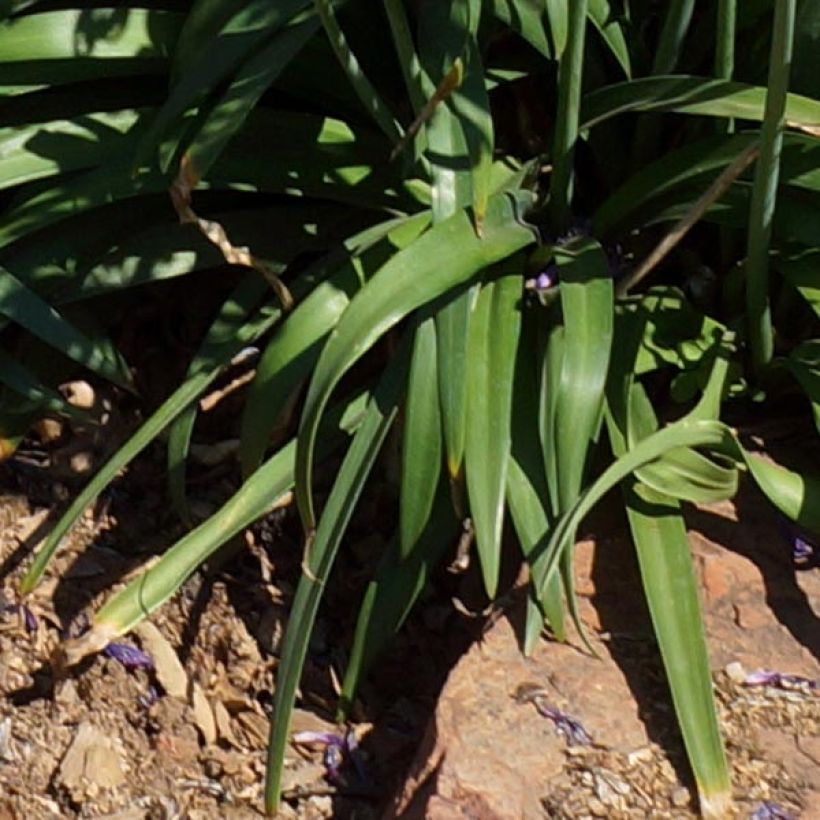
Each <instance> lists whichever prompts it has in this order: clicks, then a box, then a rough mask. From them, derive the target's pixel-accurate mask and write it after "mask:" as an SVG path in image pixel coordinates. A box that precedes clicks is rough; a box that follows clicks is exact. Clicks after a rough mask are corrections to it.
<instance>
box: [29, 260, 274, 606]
mask: <svg viewBox="0 0 820 820" xmlns="http://www.w3.org/2000/svg"><path fill="white" fill-rule="evenodd" d="M265 288H266V284H265V283H264V281H263V280H261V279H260V277H259V276H258V274H256V273H255V272H252V273H251V274H249V275H248V277H247V278H246V280H245V282H244V283H242V284H240V286H239V292H238V293H235V295H236V297H237V300H238V301H239V300H240V298H241V300H242V301H243V302H245V303H247V304H255V303H256V302H258V300H259V298H260V296H261V295H262V293H263V292H264V290H265ZM240 314H242V311H241V310H240ZM242 315H243V314H242ZM280 315H281V311H280V310H279V309H278V308H270V309H263V310H261V311H259V312H258V313H257V314H256V315H255V316H254V317H253V319H252V320H251V321H250V322H247V323H244V324H239V326H237V325H236V324H234V325H233V326H231V322H230V318H229V317H226V319H227V321H226V323H225V324H224V325H222V333H221V334H216V332H215V331H213V330H212V332H213V333H214V336H213V343H214V344H213V348H212V349H211V350H210V353H209V357H208V358H209V365H210V366H209V367H208V368H207V369H205V370H202V371H200V372H199V373H196V374H194V375H193V376H192V377H191V378H189V379H188V380H187V381H185V382H183V384H181V385H180V386H179V387H178V388H177V389H176V390H175V391H174V392H173V393H172V394H171V395H170V396H169V397H168V398H167V399H166V400H165V401H164V402H163V403H162V405H160V407H159V408H158V409H157V410H156V411H154V413H153V415H151V416H150V417H149V418H148V419H146V420H145V421H144V422H143V424H142V425H141V426H140V428H139V429H138V430H137V431H136V432H135V433H134V435H133V436H131V438H130V439H128V441H127V442H126V443H125V444H124V445H123V446H122V447H121V448H120V449H119V450H118V451H117V452H116V453H115V454H114V455H113V456H111V458H110V459H109V460H108V461H107V462H106V463H105V464H104V465H103V466H102V467H101V468H100V469H99V471H98V472H97V473H96V475H95V476H94V478H92V479H91V481H90V482H89V483H88V484H87V485H86V486H85V488H84V489H83V491H82V492H81V493H80V494H79V495H78V496H77V498H75V499H74V501H73V502H72V503H71V505H70V506H69V508H68V509H67V510H66V511H65V513H63V515H62V516H61V517H60V519H59V520H58V521H57V523H56V524H55V525H54V529H53V530H52V531H51V532H50V533H49V536H48V538H47V539H46V540H45V542H44V544H43V546H42V547H41V548H40V550H39V551H38V552H37V554H36V555H35V558H34V562H33V563H32V565H31V567H30V568H29V570H28V572H27V573H26V574H25V576H24V577H23V580H22V581H21V582H20V591H21V594H26V593H28V592H30V591H31V590H32V589H33V588H34V587H35V586H36V584H37V583H38V581H39V580H40V578H41V576H42V574H43V572H44V570H45V568H46V566H47V565H48V562H49V560H50V559H51V557H52V556H53V555H54V553H55V551H56V550H57V548H58V546H59V545H60V541H61V540H62V538H63V536H64V535H65V534H66V532H67V531H68V529H69V527H71V526H72V525H73V524H74V523H75V521H76V520H77V519H78V518H79V517H80V515H81V514H82V513H83V511H84V510H85V508H86V507H87V506H88V505H89V504H90V503H91V502H92V501H93V500H94V499H95V498H96V497H97V496H98V495H99V493H100V492H102V490H103V489H105V487H106V486H107V485H108V483H109V482H110V481H111V480H112V479H113V478H114V477H115V476H116V475H117V473H118V472H119V471H120V469H121V468H122V467H124V466H125V465H126V464H128V462H129V461H131V459H133V458H134V457H135V456H136V455H137V454H139V453H140V452H141V451H142V450H144V449H145V447H147V446H148V445H149V444H150V443H151V442H152V441H153V440H154V439H155V438H156V437H157V436H158V435H159V434H160V433H161V432H162V431H163V430H164V429H165V427H167V426H168V424H169V423H170V422H171V421H173V419H174V418H176V416H177V415H179V413H181V412H182V411H183V410H184V409H185V408H186V407H187V406H188V405H189V404H190V403H191V402H192V401H194V400H195V399H196V398H197V397H198V396H199V395H200V393H201V392H202V391H203V390H204V389H205V388H206V387H207V386H208V385H209V384H210V383H211V382H212V381H213V380H214V379H215V378H216V377H217V376H218V375H219V372H220V370H221V368H222V366H223V364H225V363H226V362H228V361H230V359H231V358H232V357H233V356H234V355H236V353H237V352H239V350H241V349H242V348H243V347H244V346H245V345H247V344H249V343H250V342H251V341H252V340H254V339H255V338H257V336H259V335H260V334H261V333H263V332H264V331H265V330H266V329H267V328H269V327H270V326H271V325H272V324H273V323H274V322H275V321H276V320H277V319H278V318H279V316H280Z"/></svg>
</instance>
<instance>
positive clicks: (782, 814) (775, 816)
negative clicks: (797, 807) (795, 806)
mask: <svg viewBox="0 0 820 820" xmlns="http://www.w3.org/2000/svg"><path fill="white" fill-rule="evenodd" d="M749 820H794V815H793V814H791V813H790V812H787V811H786V810H785V809H783V808H781V807H780V806H778V805H777V803H768V802H766V803H761V804H760V805H759V806H758V807H757V809H755V811H754V813H753V814H752V816H751V817H750V818H749Z"/></svg>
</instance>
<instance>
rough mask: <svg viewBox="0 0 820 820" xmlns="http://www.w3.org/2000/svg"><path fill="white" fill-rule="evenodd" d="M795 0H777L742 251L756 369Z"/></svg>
mask: <svg viewBox="0 0 820 820" xmlns="http://www.w3.org/2000/svg"><path fill="white" fill-rule="evenodd" d="M795 8H796V0H776V3H775V11H774V31H773V34H772V51H771V57H770V59H769V81H768V91H767V93H766V110H765V113H764V115H763V125H762V128H761V140H760V142H761V145H760V158H759V159H758V161H757V166H756V168H755V177H754V186H753V188H752V202H751V207H750V211H749V238H748V244H747V254H746V314H747V322H748V332H749V345H750V348H751V353H752V363H753V365H754V368H755V370H756V371H757V373H758V374H759V373H760V371H761V370H762V368H763V367H765V366H766V365H767V364H768V362H769V361H771V358H772V355H773V352H774V340H773V334H772V317H771V307H770V305H769V244H770V242H771V236H772V220H773V217H774V210H775V200H776V196H777V183H778V179H779V176H780V151H781V148H782V146H783V130H784V128H785V124H786V122H785V109H786V92H787V90H788V86H789V70H790V68H791V59H792V44H793V41H794V18H795Z"/></svg>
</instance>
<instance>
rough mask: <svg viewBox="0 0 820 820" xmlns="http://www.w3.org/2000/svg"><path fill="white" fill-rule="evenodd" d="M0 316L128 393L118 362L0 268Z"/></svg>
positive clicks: (124, 370) (127, 380) (128, 378)
mask: <svg viewBox="0 0 820 820" xmlns="http://www.w3.org/2000/svg"><path fill="white" fill-rule="evenodd" d="M0 316H7V317H8V318H9V319H11V320H12V321H14V322H16V323H17V324H18V325H20V326H21V327H24V328H25V329H26V330H27V331H29V333H31V334H32V335H34V336H36V337H37V338H39V339H42V340H43V341H44V342H46V343H47V344H49V345H51V347H53V348H54V349H55V350H58V351H60V352H61V353H63V354H64V355H65V356H68V357H69V358H70V359H73V360H74V361H75V362H79V363H80V364H81V365H83V366H84V367H87V368H88V369H89V370H91V371H93V372H95V373H98V374H99V375H100V376H102V377H103V378H105V379H108V380H109V381H112V382H114V383H115V384H119V385H120V386H122V387H125V388H126V389H128V390H131V389H132V387H131V376H130V373H129V372H128V370H127V368H126V366H125V364H124V362H123V361H122V360H121V359H112V358H111V357H110V356H108V355H107V351H106V348H105V347H104V346H102V345H101V344H99V343H97V342H95V341H94V340H93V339H91V338H89V337H88V336H86V335H85V334H84V333H82V332H81V331H80V330H78V329H77V328H76V327H75V326H74V325H72V324H71V323H70V322H68V321H66V319H64V318H63V317H62V316H61V315H60V314H59V313H57V311H56V310H54V308H52V307H51V306H50V305H49V304H48V303H47V302H45V301H43V300H42V299H41V298H40V297H39V296H38V295H37V294H36V293H34V292H33V291H31V290H29V289H28V288H27V287H26V286H25V285H23V283H22V282H20V281H19V280H18V279H17V278H16V277H14V276H12V275H11V274H10V273H9V272H8V271H7V270H4V269H3V268H0Z"/></svg>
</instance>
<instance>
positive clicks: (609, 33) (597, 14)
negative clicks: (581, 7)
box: [589, 0, 632, 77]
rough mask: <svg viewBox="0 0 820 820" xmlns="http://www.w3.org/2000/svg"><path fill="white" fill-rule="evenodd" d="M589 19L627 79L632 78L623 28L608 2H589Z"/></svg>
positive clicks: (592, 0) (599, 0) (630, 62)
mask: <svg viewBox="0 0 820 820" xmlns="http://www.w3.org/2000/svg"><path fill="white" fill-rule="evenodd" d="M589 19H590V21H591V22H592V24H593V25H594V26H595V28H596V29H597V30H598V32H599V33H600V35H601V38H602V39H603V41H604V42H605V43H606V45H607V47H608V48H609V50H610V51H611V52H612V56H613V57H614V58H615V59H616V60H617V61H618V63H619V65H620V66H621V68H622V69H623V72H624V74H626V76H627V77H631V76H632V61H631V58H630V56H629V47H628V45H627V42H626V37H625V36H624V30H623V26H622V25H621V21H620V20H619V19H618V15H617V14H616V12H615V9H614V7H613V4H612V3H610V2H609V0H589Z"/></svg>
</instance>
